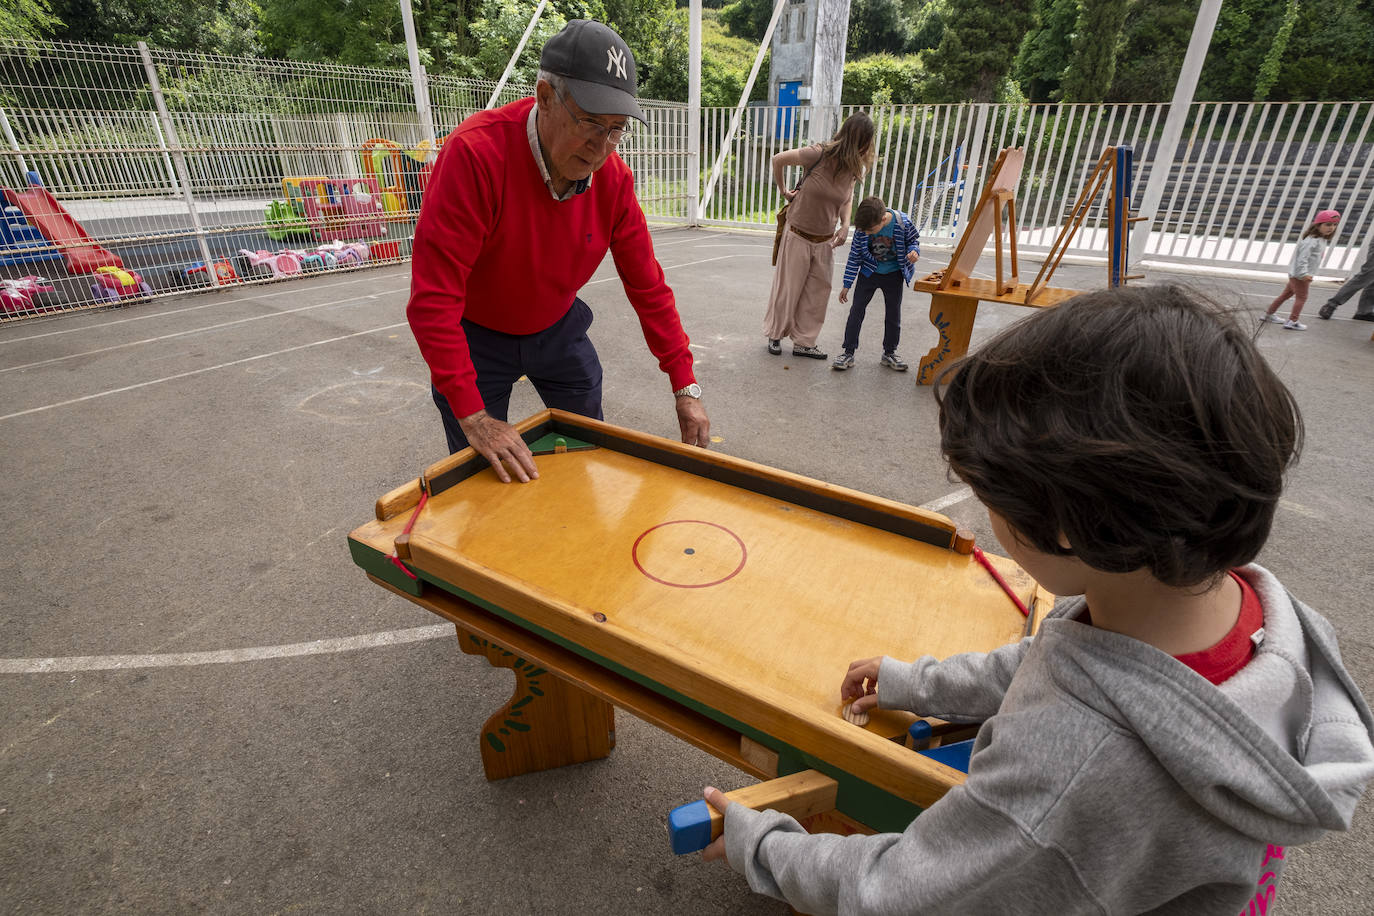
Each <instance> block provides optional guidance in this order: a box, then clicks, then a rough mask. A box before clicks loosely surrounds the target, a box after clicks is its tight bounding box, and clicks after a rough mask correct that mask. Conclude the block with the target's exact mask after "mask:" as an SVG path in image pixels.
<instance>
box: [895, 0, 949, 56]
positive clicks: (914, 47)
mask: <svg viewBox="0 0 1374 916" xmlns="http://www.w3.org/2000/svg"><path fill="white" fill-rule="evenodd" d="M954 2H955V0H905V3H906V7H907V20H908V21H909V22H910V34H909V35H908V37H907V46H906V49H907V50H908V51H924V50H926V49H927V48H938V47H939V46H940V39H941V38H943V37H944V35H945V18H946V17H947V16H948V15H949V8H950V6H951V5H952V4H953V3H954Z"/></svg>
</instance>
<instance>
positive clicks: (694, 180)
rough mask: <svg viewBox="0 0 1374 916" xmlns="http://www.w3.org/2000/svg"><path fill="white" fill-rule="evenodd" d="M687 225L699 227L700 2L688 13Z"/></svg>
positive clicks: (694, 2) (693, 3) (691, 5)
mask: <svg viewBox="0 0 1374 916" xmlns="http://www.w3.org/2000/svg"><path fill="white" fill-rule="evenodd" d="M687 15H688V17H689V19H690V23H689V25H688V28H687V224H688V225H690V226H700V225H701V0H691V3H690V5H689V6H688V13H687Z"/></svg>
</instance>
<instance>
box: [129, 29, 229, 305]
mask: <svg viewBox="0 0 1374 916" xmlns="http://www.w3.org/2000/svg"><path fill="white" fill-rule="evenodd" d="M138 53H139V54H140V55H142V57H143V72H144V73H145V74H146V75H147V77H148V88H149V89H151V90H152V93H153V102H154V103H155V104H156V105H157V116H158V118H159V119H160V120H161V121H162V132H163V134H165V135H166V137H167V143H168V144H169V145H170V146H171V147H172V162H173V164H175V165H176V171H177V177H178V178H179V179H181V195H182V197H184V198H185V200H186V212H188V213H190V214H191V225H192V226H193V227H195V230H196V242H197V244H198V245H199V247H200V257H201V260H202V261H203V262H204V264H205V275H206V277H208V278H209V280H210V285H211V286H219V285H220V284H219V275H218V274H216V273H215V262H214V259H213V258H212V257H211V256H210V246H209V244H208V243H207V242H206V241H205V227H204V226H202V225H201V222H200V213H198V212H197V211H196V198H195V195H194V194H192V193H191V171H190V169H188V168H187V167H186V152H185V151H184V150H183V149H182V146H181V140H180V138H178V136H177V129H176V126H175V125H174V124H172V115H171V113H170V112H169V111H168V110H167V100H166V99H164V98H163V97H162V84H161V83H160V82H159V81H158V78H157V68H156V67H154V66H153V55H151V54H149V53H148V46H147V45H146V44H144V43H143V42H141V41H140V42H139V43H138Z"/></svg>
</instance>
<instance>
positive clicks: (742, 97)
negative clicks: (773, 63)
mask: <svg viewBox="0 0 1374 916" xmlns="http://www.w3.org/2000/svg"><path fill="white" fill-rule="evenodd" d="M787 2H788V0H778V2H777V4H775V5H774V7H773V18H772V19H770V20H768V28H767V29H765V30H764V33H763V41H761V42H759V53H758V54H756V55H754V66H753V67H751V68H750V69H749V79H747V80H745V81H744V91H743V92H741V93H740V94H739V104H738V105H736V106H735V113H734V115H733V116H731V118H730V128H729V129H728V130H727V131H726V132H725V135H724V136H723V137H721V138H720V155H719V156H717V157H716V164H715V165H713V166H712V167H711V177H710V179H709V180H708V181H707V182H706V190H705V191H703V192H702V194H701V208H702V209H703V210H705V209H706V207H707V206H709V205H710V203H711V195H712V194H714V193H715V190H716V182H717V181H718V180H720V170H721V169H723V168H724V167H725V157H726V156H728V155H729V154H730V142H731V141H732V140H734V138H735V131H737V130H739V121H740V117H741V116H742V115H743V114H744V109H745V108H746V107H747V106H748V104H749V93H751V92H753V91H754V79H755V78H756V77H757V76H758V75H759V68H760V67H762V66H763V55H764V54H765V53H766V52H767V51H768V45H769V44H770V43H771V42H772V41H773V29H775V28H777V25H778V19H779V17H781V16H782V8H783V7H784V6H786V5H787Z"/></svg>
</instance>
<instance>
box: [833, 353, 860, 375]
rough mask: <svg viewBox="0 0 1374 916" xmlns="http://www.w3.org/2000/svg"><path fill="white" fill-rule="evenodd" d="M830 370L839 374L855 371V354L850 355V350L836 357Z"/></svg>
mask: <svg viewBox="0 0 1374 916" xmlns="http://www.w3.org/2000/svg"><path fill="white" fill-rule="evenodd" d="M830 368H831V369H834V370H835V371H837V372H843V371H844V370H846V369H853V368H854V354H853V353H850V352H849V351H848V350H846V351H844V352H843V353H841V354H840V355H839V356H837V357H835V361H834V362H833V363H831V364H830Z"/></svg>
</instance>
